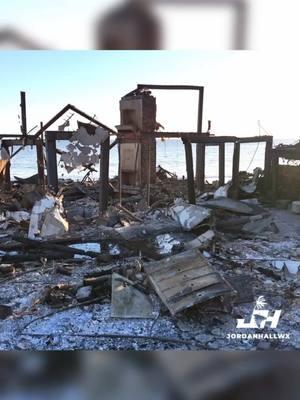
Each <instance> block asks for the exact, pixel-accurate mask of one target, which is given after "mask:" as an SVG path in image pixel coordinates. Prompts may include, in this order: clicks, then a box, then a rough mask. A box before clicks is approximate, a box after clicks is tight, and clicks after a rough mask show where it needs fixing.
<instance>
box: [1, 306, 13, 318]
mask: <svg viewBox="0 0 300 400" xmlns="http://www.w3.org/2000/svg"><path fill="white" fill-rule="evenodd" d="M11 315H12V308H11V307H9V306H4V305H0V320H1V319H2V320H3V319H6V318H8V317H10V316H11Z"/></svg>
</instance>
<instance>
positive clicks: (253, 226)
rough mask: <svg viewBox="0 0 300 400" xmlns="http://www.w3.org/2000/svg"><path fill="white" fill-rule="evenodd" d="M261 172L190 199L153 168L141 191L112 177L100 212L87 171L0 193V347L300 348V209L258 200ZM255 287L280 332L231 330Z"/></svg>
mask: <svg viewBox="0 0 300 400" xmlns="http://www.w3.org/2000/svg"><path fill="white" fill-rule="evenodd" d="M259 175H260V171H259V170H256V171H254V174H253V175H252V176H250V177H249V176H246V177H245V179H244V181H243V182H242V183H241V186H240V193H241V195H240V199H239V200H233V199H232V198H230V197H228V196H229V195H230V184H228V185H226V186H224V187H221V188H219V189H217V190H215V188H214V186H213V185H212V186H210V187H209V190H208V191H207V192H205V193H202V194H199V195H198V197H197V201H196V204H189V203H188V202H187V200H186V198H187V194H186V182H185V181H184V180H179V179H177V177H176V176H175V175H174V174H170V173H168V171H166V170H164V169H162V168H160V169H159V170H158V178H159V179H158V183H156V184H152V185H150V195H149V191H147V190H146V189H140V188H137V187H133V186H126V185H123V186H122V193H121V196H120V193H119V184H118V181H117V180H116V179H112V180H111V182H110V206H109V208H108V211H107V212H106V213H105V214H102V213H99V191H98V189H97V185H94V184H92V183H91V182H85V183H78V182H71V181H69V182H63V183H62V182H61V189H60V191H59V193H58V194H57V195H55V196H54V195H53V194H51V193H47V192H43V191H42V190H41V189H40V188H39V187H38V186H37V185H35V184H28V183H27V182H19V183H18V184H17V185H15V187H14V188H13V190H12V191H10V192H1V194H0V196H1V198H0V213H1V219H0V287H1V291H0V327H1V328H0V332H1V333H0V348H1V349H2V350H9V349H40V350H42V349H44V350H45V349H78V348H80V349H96V348H97V349H145V350H153V349H167V348H182V349H187V348H188V349H193V348H195V349H198V348H202V349H268V348H276V349H287V348H288V349H290V348H296V349H299V348H300V342H299V337H298V335H297V332H298V331H299V324H300V312H299V302H300V284H299V276H300V245H299V243H300V241H299V239H300V230H299V228H298V226H299V222H300V216H299V215H296V214H292V213H291V211H290V210H283V209H270V208H265V207H264V206H263V205H262V203H261V201H260V199H259V197H258V194H259V190H258V188H259ZM120 197H121V200H122V201H121V202H120ZM259 296H263V297H264V299H265V300H266V303H267V304H268V307H269V309H270V310H277V309H279V310H282V315H281V320H280V322H281V323H280V326H278V329H277V330H278V332H279V331H280V332H283V333H288V334H289V335H290V339H289V340H288V341H281V340H274V341H264V340H261V339H250V340H248V339H245V338H244V337H243V336H241V338H238V339H237V340H230V339H228V335H230V333H236V332H237V329H236V321H237V319H240V318H245V319H249V318H250V316H251V313H252V311H253V307H254V306H255V300H256V299H257V298H259ZM277 330H276V329H274V330H273V332H276V331H277ZM258 331H259V332H265V331H268V327H266V328H265V329H263V330H259V329H257V330H256V332H258ZM247 332H248V330H247ZM249 332H251V329H250V331H249ZM241 333H246V331H245V332H241Z"/></svg>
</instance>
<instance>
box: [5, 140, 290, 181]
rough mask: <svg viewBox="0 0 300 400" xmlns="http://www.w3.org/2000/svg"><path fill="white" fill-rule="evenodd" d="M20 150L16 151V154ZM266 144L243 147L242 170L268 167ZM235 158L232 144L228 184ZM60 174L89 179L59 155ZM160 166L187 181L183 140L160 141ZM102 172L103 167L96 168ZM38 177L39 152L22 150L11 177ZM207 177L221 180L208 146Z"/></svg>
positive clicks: (114, 166)
mask: <svg viewBox="0 0 300 400" xmlns="http://www.w3.org/2000/svg"><path fill="white" fill-rule="evenodd" d="M294 142H295V140H293V139H283V140H275V141H274V143H275V144H279V143H285V144H289V143H294ZM67 144H68V142H66V141H60V142H57V148H58V149H60V150H66V146H67ZM15 150H17V147H15V148H14V151H15ZM264 151H265V144H264V143H259V144H257V143H250V144H241V153H240V170H241V171H249V172H252V171H253V169H254V168H256V167H261V168H263V167H264ZM193 155H194V165H195V161H196V145H193ZM232 157H233V144H232V143H228V144H226V145H225V176H226V180H229V179H231V169H232ZM57 159H58V174H59V178H63V179H73V180H79V181H80V180H82V178H83V177H84V175H85V172H83V171H78V170H76V171H72V172H71V173H70V174H68V173H67V171H66V170H65V168H63V167H62V166H61V165H60V163H59V159H60V156H59V155H58V157H57ZM157 165H161V166H162V167H163V168H165V169H167V170H168V171H170V172H174V173H176V174H177V176H178V177H179V178H181V177H182V176H184V177H186V166H185V152H184V146H183V144H182V141H181V140H178V139H168V140H165V141H161V140H157ZM95 168H96V169H97V170H99V166H96V167H95ZM36 173H37V161H36V151H35V148H31V147H29V146H28V147H26V148H24V149H23V150H21V151H20V152H19V153H18V154H17V156H15V157H14V158H13V160H12V165H11V176H12V177H14V176H18V177H21V178H26V177H29V176H31V175H34V174H36ZM116 175H118V149H117V146H115V147H114V148H113V149H112V150H111V153H110V177H111V178H113V177H114V176H116ZM205 177H206V179H207V180H208V181H209V182H212V181H214V180H217V179H218V147H216V146H207V147H206V166H205ZM91 178H92V179H95V180H97V179H98V178H99V172H97V173H96V172H95V173H93V174H91Z"/></svg>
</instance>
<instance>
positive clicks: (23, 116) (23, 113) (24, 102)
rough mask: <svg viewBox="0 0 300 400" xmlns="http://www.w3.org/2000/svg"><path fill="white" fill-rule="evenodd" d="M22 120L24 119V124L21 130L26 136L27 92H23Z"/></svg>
mask: <svg viewBox="0 0 300 400" xmlns="http://www.w3.org/2000/svg"><path fill="white" fill-rule="evenodd" d="M20 106H21V120H22V126H21V131H22V135H23V136H26V135H27V114H26V93H25V92H21V104H20Z"/></svg>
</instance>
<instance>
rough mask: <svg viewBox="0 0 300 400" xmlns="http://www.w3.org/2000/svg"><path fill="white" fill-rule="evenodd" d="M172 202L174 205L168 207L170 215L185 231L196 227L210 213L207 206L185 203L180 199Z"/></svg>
mask: <svg viewBox="0 0 300 400" xmlns="http://www.w3.org/2000/svg"><path fill="white" fill-rule="evenodd" d="M174 203H175V205H174V206H173V207H171V208H170V211H169V212H170V215H171V217H172V218H173V219H174V221H178V222H179V223H180V225H181V227H182V229H183V230H185V231H191V230H192V229H195V228H197V227H198V226H199V225H200V224H201V223H202V222H203V221H205V220H206V219H207V218H209V217H210V215H211V211H210V210H208V209H207V208H204V207H200V206H195V205H190V204H186V203H185V202H184V201H183V200H182V199H177V200H175V202H174Z"/></svg>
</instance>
